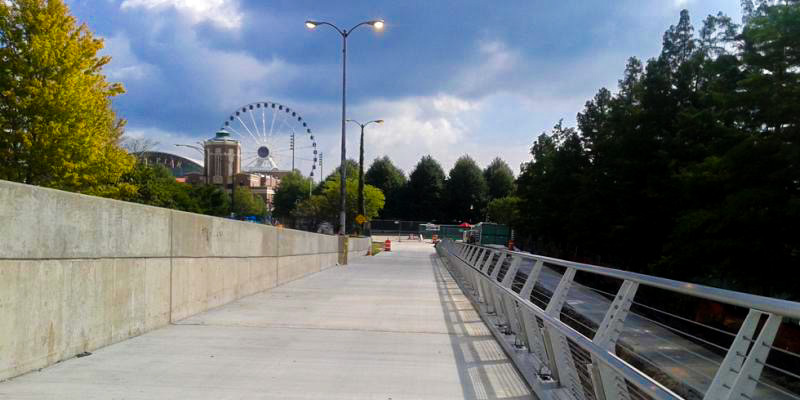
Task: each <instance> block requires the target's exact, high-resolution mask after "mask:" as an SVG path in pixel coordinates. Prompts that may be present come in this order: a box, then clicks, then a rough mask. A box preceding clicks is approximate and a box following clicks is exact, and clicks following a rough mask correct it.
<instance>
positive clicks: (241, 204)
mask: <svg viewBox="0 0 800 400" xmlns="http://www.w3.org/2000/svg"><path fill="white" fill-rule="evenodd" d="M233 201H234V204H233V212H234V213H235V214H236V215H237V216H255V217H264V216H265V215H266V213H267V205H266V204H264V201H263V200H262V199H261V197H259V196H258V195H257V194H255V193H253V192H252V191H251V190H250V188H247V187H242V186H237V187H236V190H235V191H234V194H233Z"/></svg>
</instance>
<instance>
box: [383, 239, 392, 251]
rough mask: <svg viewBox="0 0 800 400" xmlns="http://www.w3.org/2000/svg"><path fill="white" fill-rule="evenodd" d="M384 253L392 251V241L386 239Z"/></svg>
mask: <svg viewBox="0 0 800 400" xmlns="http://www.w3.org/2000/svg"><path fill="white" fill-rule="evenodd" d="M383 251H392V241H391V240H389V239H386V241H385V242H383Z"/></svg>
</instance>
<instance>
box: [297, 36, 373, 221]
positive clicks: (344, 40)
mask: <svg viewBox="0 0 800 400" xmlns="http://www.w3.org/2000/svg"><path fill="white" fill-rule="evenodd" d="M319 25H328V26H330V27H331V28H333V29H335V30H336V32H339V35H341V36H342V163H341V165H340V166H339V169H340V173H339V175H340V186H341V187H340V192H339V196H340V200H339V235H342V236H344V235H345V234H346V233H347V231H346V225H345V224H346V221H345V219H346V218H345V215H346V213H345V206H346V202H345V196H346V194H347V187H346V186H347V185H346V182H347V181H346V178H347V176H346V174H347V173H346V168H345V162H346V161H347V155H346V152H347V148H346V143H347V127H346V123H345V121H346V118H347V116H346V106H347V102H346V100H347V37H348V36H350V34H351V33H352V32H353V30H355V29H356V28H358V27H359V26H361V25H370V26H372V27H373V28H374V29H376V30H381V29H383V25H384V23H383V20H373V21H364V22H361V23H359V24H357V25H355V26H353V27H352V28H350V30H347V29H339V27H338V26H336V25H334V24H332V23H330V22H324V21H310V20H309V21H306V27H307V28H309V29H314V28H316V27H317V26H319Z"/></svg>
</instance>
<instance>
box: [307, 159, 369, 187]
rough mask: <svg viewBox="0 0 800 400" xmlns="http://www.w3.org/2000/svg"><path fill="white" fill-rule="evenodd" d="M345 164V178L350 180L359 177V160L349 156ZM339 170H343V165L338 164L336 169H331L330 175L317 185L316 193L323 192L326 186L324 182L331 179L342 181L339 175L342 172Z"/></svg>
mask: <svg viewBox="0 0 800 400" xmlns="http://www.w3.org/2000/svg"><path fill="white" fill-rule="evenodd" d="M344 165H345V170H344V172H345V179H348V180H349V179H350V178H358V168H359V167H358V161H356V160H353V159H349V158H348V159H347V160H345V164H344ZM339 171H341V166H337V167H336V169H334V170H333V171H331V173H329V174H328V176H327V177H325V180H324V181H322V183H321V184H320V185H319V186H318V187H317V189H316V191H315V193H314V194H319V193H321V192H322V189H323V188H324V185H323V184H324V183H326V182H330V181H337V182H338V181H340V180H341V176H340V175H339V173H340V172H339Z"/></svg>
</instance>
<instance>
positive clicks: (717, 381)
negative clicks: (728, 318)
mask: <svg viewBox="0 0 800 400" xmlns="http://www.w3.org/2000/svg"><path fill="white" fill-rule="evenodd" d="M762 315H763V314H762V313H761V312H759V311H756V310H753V309H751V310H750V311H749V312H748V313H747V317H746V318H745V319H744V321H743V322H742V326H740V327H739V332H737V333H736V338H735V339H733V343H731V347H729V348H728V352H727V353H726V354H725V358H724V359H723V360H722V363H721V364H720V365H719V369H718V370H717V373H716V374H715V375H714V380H713V381H711V385H709V387H708V390H706V394H705V396H703V399H704V400H716V399H725V398H727V397H728V394H729V393H730V389H731V388H732V387H733V382H734V381H735V380H736V376H737V375H738V373H737V372H738V371H741V370H742V364H743V363H744V359H745V354H747V349H748V348H750V341H751V340H752V339H753V336H755V334H756V327H757V326H758V320H759V319H761V316H762Z"/></svg>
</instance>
